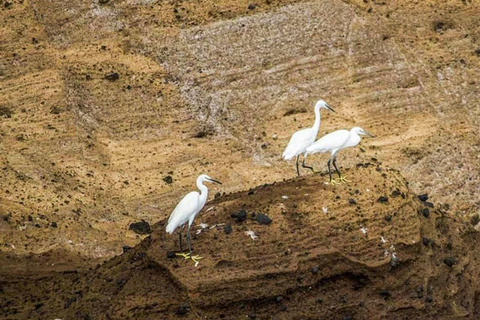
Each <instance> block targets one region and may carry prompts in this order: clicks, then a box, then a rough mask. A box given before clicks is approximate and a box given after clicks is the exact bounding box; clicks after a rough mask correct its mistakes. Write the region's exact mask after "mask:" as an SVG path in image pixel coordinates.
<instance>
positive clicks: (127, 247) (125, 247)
mask: <svg viewBox="0 0 480 320" xmlns="http://www.w3.org/2000/svg"><path fill="white" fill-rule="evenodd" d="M132 249H133V248H132V247H130V246H123V247H122V251H123V253H125V252H128V251H130V250H132Z"/></svg>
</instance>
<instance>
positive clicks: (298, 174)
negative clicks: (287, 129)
mask: <svg viewBox="0 0 480 320" xmlns="http://www.w3.org/2000/svg"><path fill="white" fill-rule="evenodd" d="M299 157H300V155H298V156H297V176H298V177H300V170H298V158H299Z"/></svg>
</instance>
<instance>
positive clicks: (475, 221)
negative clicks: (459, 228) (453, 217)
mask: <svg viewBox="0 0 480 320" xmlns="http://www.w3.org/2000/svg"><path fill="white" fill-rule="evenodd" d="M479 222H480V216H479V215H478V213H475V214H474V215H473V216H472V217H471V218H470V223H471V224H472V225H474V226H476V225H477V224H478V223H479Z"/></svg>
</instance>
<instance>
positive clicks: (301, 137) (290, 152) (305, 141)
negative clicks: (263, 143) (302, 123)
mask: <svg viewBox="0 0 480 320" xmlns="http://www.w3.org/2000/svg"><path fill="white" fill-rule="evenodd" d="M312 130H313V129H312V128H307V129H303V130H300V131H297V132H295V133H294V134H293V135H292V137H291V138H290V141H289V142H288V144H287V147H286V148H285V151H284V152H283V154H282V157H283V159H285V160H290V159H292V158H293V157H295V156H296V155H299V154H300V153H302V152H304V151H305V149H306V148H307V147H308V146H309V145H311V144H312V142H313V141H314V140H315V137H312V134H313V132H312Z"/></svg>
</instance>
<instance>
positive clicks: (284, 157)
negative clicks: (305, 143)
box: [282, 150, 295, 160]
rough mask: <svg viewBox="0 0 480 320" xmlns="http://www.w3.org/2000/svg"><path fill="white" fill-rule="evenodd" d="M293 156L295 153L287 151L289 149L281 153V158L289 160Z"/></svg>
mask: <svg viewBox="0 0 480 320" xmlns="http://www.w3.org/2000/svg"><path fill="white" fill-rule="evenodd" d="M293 157H295V154H294V153H293V152H289V150H285V151H284V152H283V154H282V158H283V160H290V159H293Z"/></svg>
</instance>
